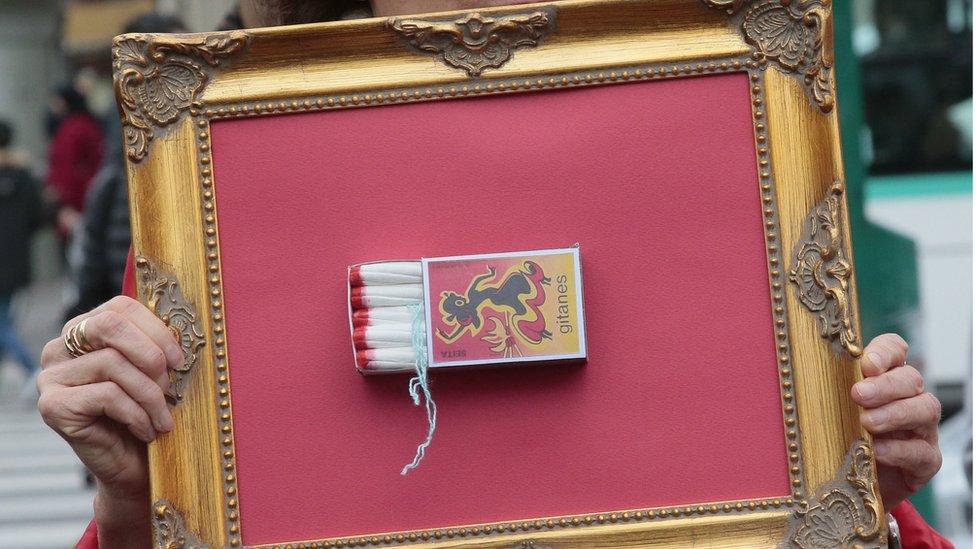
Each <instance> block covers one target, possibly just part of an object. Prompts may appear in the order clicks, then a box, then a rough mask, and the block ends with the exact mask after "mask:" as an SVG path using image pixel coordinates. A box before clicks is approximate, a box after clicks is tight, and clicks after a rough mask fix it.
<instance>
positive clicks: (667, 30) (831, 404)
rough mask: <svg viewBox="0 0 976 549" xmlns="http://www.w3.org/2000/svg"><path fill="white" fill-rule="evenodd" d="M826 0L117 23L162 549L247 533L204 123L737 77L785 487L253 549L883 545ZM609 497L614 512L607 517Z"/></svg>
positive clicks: (225, 542)
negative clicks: (241, 24) (166, 380)
mask: <svg viewBox="0 0 976 549" xmlns="http://www.w3.org/2000/svg"><path fill="white" fill-rule="evenodd" d="M831 27H832V20H831V4H830V0H790V1H786V2H784V1H780V0H630V1H623V0H622V1H613V2H606V1H593V0H570V1H561V2H552V3H541V4H531V5H521V6H517V7H509V8H497V9H488V10H480V11H477V12H458V13H443V14H432V15H418V16H413V17H402V18H392V19H389V20H387V19H379V18H377V19H368V20H361V21H348V22H338V23H327V24H319V25H304V26H296V27H282V28H271V29H253V30H246V31H232V32H226V33H211V34H188V35H123V36H120V37H118V38H117V39H116V41H115V47H114V53H113V56H114V68H115V87H116V94H117V97H118V100H119V104H120V107H121V116H122V123H123V135H124V141H125V143H124V147H125V155H126V161H127V171H128V178H129V189H130V200H131V204H132V206H131V209H132V223H133V242H134V248H135V253H136V257H137V261H136V269H137V287H138V292H139V297H140V299H141V300H142V301H143V303H145V304H146V305H147V306H148V307H149V308H150V309H152V310H153V311H154V312H155V313H156V314H157V315H159V316H160V317H161V318H162V319H163V320H164V321H165V322H166V323H167V324H168V325H169V326H170V327H171V328H172V329H173V330H174V332H175V333H177V334H179V336H180V340H181V343H182V346H183V349H184V354H185V361H184V363H183V364H182V367H181V368H180V369H179V370H173V371H171V372H170V377H171V380H172V382H173V383H172V387H171V389H170V391H169V393H168V398H169V400H170V402H171V404H172V405H173V407H174V419H175V422H176V428H175V430H174V431H173V432H172V433H169V434H167V435H163V436H162V437H160V438H159V439H158V440H157V441H156V442H154V443H152V444H151V445H150V477H151V492H152V499H153V501H154V503H153V511H152V513H153V514H152V517H153V527H154V533H153V535H154V543H155V544H156V546H157V547H167V548H181V547H187V548H189V547H211V548H217V547H241V546H242V545H244V544H246V540H244V539H242V536H241V520H242V519H241V516H240V513H239V511H238V485H237V475H236V465H235V463H236V462H235V459H236V455H235V438H234V437H235V430H234V414H233V411H232V410H233V408H232V404H231V403H232V396H233V395H232V392H231V386H230V376H231V373H232V368H230V367H229V364H228V360H227V341H226V337H225V336H226V333H225V310H224V306H223V300H222V292H223V286H222V263H221V252H220V238H219V236H218V219H219V216H218V214H217V211H216V201H215V196H214V195H215V188H214V187H215V185H214V177H215V174H214V172H213V169H212V162H213V160H212V157H211V141H210V138H211V131H210V127H211V122H213V121H218V120H227V119H239V118H250V117H265V116H280V115H285V114H293V113H303V112H317V111H328V110H337V109H350V108H374V107H382V106H384V105H391V104H401V103H417V102H430V101H448V100H456V99H460V98H463V97H474V96H492V95H496V94H524V93H536V92H539V91H546V90H560V89H564V88H574V87H586V86H604V85H616V84H619V83H624V82H638V81H653V80H670V79H681V78H692V77H699V76H703V75H709V74H720V73H742V74H745V75H747V76H748V81H749V86H750V94H751V98H752V114H753V119H754V120H753V122H754V127H753V132H754V138H755V150H756V163H757V164H756V165H757V170H758V174H759V181H757V185H758V186H759V189H760V191H759V196H760V198H761V202H762V204H761V207H762V212H763V213H762V215H763V220H764V221H763V222H764V227H763V229H764V231H765V241H766V252H767V260H768V265H767V267H768V271H769V281H770V294H769V296H770V304H771V311H772V318H773V321H774V326H773V330H774V338H775V341H776V353H777V355H776V356H777V359H778V368H779V380H778V382H779V386H780V397H781V405H782V412H783V427H784V433H785V437H786V441H785V444H786V449H787V452H788V465H789V478H790V485H791V488H792V493H790V494H788V495H784V496H783V497H780V498H770V499H742V500H732V501H708V502H699V503H696V504H694V505H682V506H678V507H662V508H641V509H613V510H604V509H595V510H594V512H593V513H586V514H581V515H572V516H555V517H524V518H523V519H522V520H518V521H514V522H495V523H490V522H488V523H483V524H444V525H443V527H438V528H433V529H426V530H415V531H392V532H386V533H366V534H363V535H357V536H351V537H339V538H327V539H320V540H308V541H294V540H281V542H280V543H273V544H262V545H260V546H261V547H282V548H284V547H294V548H297V547H385V546H396V545H410V544H423V545H425V546H433V547H445V548H446V547H466V546H471V547H482V548H489V547H491V548H506V549H507V548H524V549H528V548H536V549H543V548H568V547H622V546H627V547H679V546H689V547H690V546H695V547H750V548H754V547H828V546H830V547H884V546H886V527H885V520H884V511H883V509H882V507H881V503H880V499H879V497H878V487H877V482H876V475H875V470H874V463H873V459H872V451H871V446H870V440H869V437H868V435H867V433H866V432H865V431H864V430H863V429H862V428H861V426H860V422H859V419H858V408H857V407H856V405H855V404H854V403H853V402H852V401H851V399H850V396H849V390H850V387H851V385H852V384H853V383H854V382H855V381H857V380H858V379H860V372H859V369H858V368H857V362H856V361H857V358H858V356H859V355H860V345H861V341H860V334H859V328H858V320H857V306H856V303H857V300H856V289H855V285H854V276H853V265H852V251H851V239H850V231H849V225H848V220H847V205H846V201H845V197H844V183H843V181H844V172H843V166H842V163H841V153H840V149H839V147H840V139H839V134H838V132H839V129H838V116H837V108H836V99H835V96H834V94H835V91H834V90H835V85H834V81H833V79H834V72H833V62H832V55H833V54H832V44H831V41H832V28H831ZM604 511H605V512H604Z"/></svg>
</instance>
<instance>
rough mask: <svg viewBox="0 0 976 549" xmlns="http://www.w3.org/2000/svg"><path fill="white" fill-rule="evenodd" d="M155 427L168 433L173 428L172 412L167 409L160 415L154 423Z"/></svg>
mask: <svg viewBox="0 0 976 549" xmlns="http://www.w3.org/2000/svg"><path fill="white" fill-rule="evenodd" d="M156 429H158V430H160V431H162V432H164V433H168V432H170V431H172V430H173V414H172V413H170V411H169V409H167V410H166V411H165V412H164V413H163V414H162V416H161V417H160V418H159V423H157V424H156Z"/></svg>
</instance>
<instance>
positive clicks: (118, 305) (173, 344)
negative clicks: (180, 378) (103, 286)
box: [65, 295, 183, 368]
mask: <svg viewBox="0 0 976 549" xmlns="http://www.w3.org/2000/svg"><path fill="white" fill-rule="evenodd" d="M106 311H114V312H116V313H119V314H121V315H123V316H126V317H128V318H129V320H130V321H131V322H132V323H133V324H134V325H135V326H136V327H137V328H139V329H140V330H141V331H142V332H143V333H144V334H146V335H147V336H149V338H150V339H152V340H153V341H154V342H155V343H156V345H158V346H159V348H160V349H162V350H163V353H164V354H165V355H166V361H167V364H169V367H170V368H177V367H179V365H180V362H182V361H183V350H182V349H181V348H180V345H179V343H178V342H177V341H176V338H175V337H174V336H173V332H172V331H170V329H169V328H168V327H167V326H166V324H165V323H163V321H162V320H160V319H159V318H158V317H157V316H156V315H154V314H153V313H152V311H150V310H149V309H147V308H146V306H145V305H143V304H142V303H139V302H138V301H136V300H135V299H132V298H131V297H127V296H123V295H120V296H116V297H113V298H112V299H110V300H108V301H106V302H105V303H103V304H101V305H99V306H98V307H96V308H94V309H92V310H91V311H89V312H88V313H86V314H85V315H81V316H79V317H76V319H77V321H78V322H80V321H81V320H83V319H84V318H88V317H91V316H95V315H98V314H100V313H103V312H106ZM73 322H75V319H72V320H71V321H69V323H68V324H66V325H65V331H67V330H68V329H69V328H70V327H71V326H72V325H73V324H72V323H73Z"/></svg>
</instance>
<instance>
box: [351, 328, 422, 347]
mask: <svg viewBox="0 0 976 549" xmlns="http://www.w3.org/2000/svg"><path fill="white" fill-rule="evenodd" d="M420 337H421V338H423V337H424V334H423V333H422V334H420ZM352 340H353V343H354V344H355V345H356V349H385V348H389V347H406V346H407V345H412V344H413V340H414V333H413V329H412V326H410V325H409V324H395V325H392V326H390V325H388V326H369V327H366V328H356V329H355V330H354V331H353V334H352Z"/></svg>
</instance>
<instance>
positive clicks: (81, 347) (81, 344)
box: [64, 318, 95, 358]
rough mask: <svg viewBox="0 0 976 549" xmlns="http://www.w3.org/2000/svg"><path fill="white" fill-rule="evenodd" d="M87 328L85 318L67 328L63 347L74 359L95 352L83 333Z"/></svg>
mask: <svg viewBox="0 0 976 549" xmlns="http://www.w3.org/2000/svg"><path fill="white" fill-rule="evenodd" d="M87 326H88V319H87V318H86V319H84V320H82V321H81V322H79V323H77V324H75V325H74V326H72V327H71V328H69V329H68V331H67V333H65V334H64V346H65V348H67V349H68V354H70V355H71V356H73V357H75V358H78V357H80V356H81V355H84V354H87V353H90V352H92V351H94V350H95V348H94V347H93V346H92V344H91V342H90V341H88V336H87V334H86V333H85V328H86V327H87Z"/></svg>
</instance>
